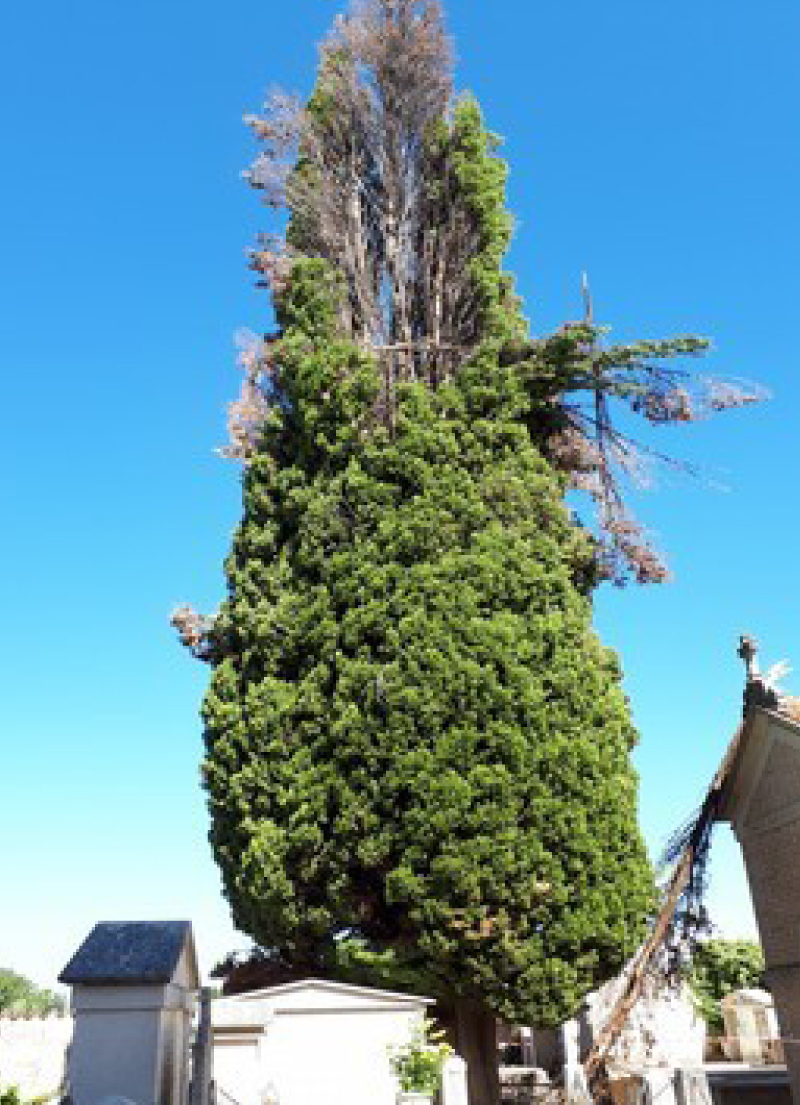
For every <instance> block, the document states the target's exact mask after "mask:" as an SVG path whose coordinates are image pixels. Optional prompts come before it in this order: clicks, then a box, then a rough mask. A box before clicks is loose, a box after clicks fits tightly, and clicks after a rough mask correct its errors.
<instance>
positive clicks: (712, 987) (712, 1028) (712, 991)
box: [688, 939, 764, 1035]
mask: <svg viewBox="0 0 800 1105" xmlns="http://www.w3.org/2000/svg"><path fill="white" fill-rule="evenodd" d="M763 974H764V953H763V952H762V950H761V945H760V944H758V943H756V941H754V940H724V939H716V940H706V941H704V942H703V943H700V944H698V945H697V947H696V949H695V952H694V955H693V957H692V964H691V968H690V970H689V975H688V980H689V985H690V986H691V988H692V991H693V993H694V999H695V1004H696V1006H697V1010H698V1012H699V1014H700V1016H701V1017H702V1018H703V1020H704V1021H705V1022H706V1024H707V1025H708V1031H709V1033H710V1034H711V1035H721V1034H722V1031H723V1022H722V1011H721V1009H720V1005H719V1003H720V1001H721V999H722V998H724V997H725V995H726V994H730V993H731V992H732V991H733V990H742V989H747V988H750V987H760V986H762V985H763Z"/></svg>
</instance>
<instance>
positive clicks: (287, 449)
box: [182, 5, 653, 1025]
mask: <svg viewBox="0 0 800 1105" xmlns="http://www.w3.org/2000/svg"><path fill="white" fill-rule="evenodd" d="M406 7H408V5H406ZM334 60H335V58H334ZM311 108H312V115H313V114H314V113H317V114H319V113H322V114H321V116H320V117H324V119H325V121H326V125H327V123H328V122H329V121H330V120H329V116H334V115H336V114H337V109H336V108H335V107H334V102H333V101H329V100H326V99H325V98H324V97H323V98H321V99H320V98H317V99H314V100H312V105H311ZM337 125H338V123H337ZM336 133H337V134H338V132H336ZM323 137H324V136H323ZM306 138H307V143H306V149H305V152H304V150H303V148H302V145H301V160H300V164H299V166H298V169H297V172H296V175H295V178H294V184H295V187H296V192H295V194H296V195H300V196H303V197H304V206H303V207H302V210H301V211H300V212H299V213H298V211H295V212H294V213H293V221H292V224H291V225H290V227H289V234H288V240H289V243H290V246H291V251H292V252H291V255H290V258H289V260H290V264H289V271H288V276H287V275H285V274H284V275H282V277H281V281H280V286H276V287H275V301H276V312H277V317H278V321H279V324H280V328H281V329H280V334H279V335H278V336H277V339H276V340H275V341H274V342H271V343H270V345H269V351H268V358H266V359H267V360H268V375H269V395H270V399H271V406H270V409H269V413H268V416H267V417H266V419H265V420H264V423H263V425H259V427H258V432H259V436H258V441H257V448H256V449H255V450H254V453H253V455H252V456H251V457H250V463H249V465H248V467H247V469H246V471H245V475H244V482H243V489H244V517H243V520H242V522H241V524H240V526H239V528H238V530H237V532H236V535H235V537H234V541H233V547H232V550H231V553H230V555H229V557H228V559H227V561H226V573H227V580H228V596H227V599H226V601H225V602H224V603H223V605H222V607H221V609H220V611H219V614H218V616H217V617H216V619H214V621H213V624H211V625H205V624H201V625H200V628H199V629H197V630H196V632H195V631H193V628H192V625H189V626H188V628H187V630H186V631H185V639H186V640H187V643H189V644H191V646H192V647H194V648H195V650H196V651H197V652H198V654H200V655H203V656H204V658H206V659H209V660H210V661H211V662H212V664H213V666H214V673H213V677H212V680H211V685H210V687H209V690H208V693H207V695H206V698H205V701H204V705H203V718H204V724H205V742H206V757H205V761H204V765H203V778H204V784H205V787H206V789H207V792H208V796H209V808H210V812H211V818H212V828H211V842H212V846H213V849H214V854H215V857H216V859H217V862H218V863H219V866H220V869H221V871H222V876H223V882H224V887H225V893H226V895H227V897H228V899H229V901H230V903H231V906H232V910H233V916H234V920H235V923H236V924H237V926H238V927H239V928H240V929H241V930H243V931H245V932H248V933H249V934H250V935H251V936H252V937H253V938H254V939H255V940H256V941H257V942H258V943H259V944H260V945H261V946H262V947H264V948H267V949H269V950H270V951H269V957H270V961H271V962H272V964H273V965H278V966H279V967H280V968H281V969H283V967H284V966H285V965H290V966H291V967H294V968H295V969H297V971H298V972H299V971H307V972H308V973H322V974H330V973H340V974H341V975H343V976H346V977H350V978H355V977H362V978H369V980H370V981H372V982H381V981H382V982H383V983H384V984H395V985H399V986H403V987H406V986H407V987H413V988H417V989H424V991H425V992H428V993H431V994H434V995H437V996H441V997H447V998H453V997H462V998H465V999H469V1000H470V1001H477V1002H478V1003H481V1004H482V1005H484V1006H486V1007H488V1008H490V1009H492V1010H494V1011H495V1012H496V1013H497V1014H499V1015H500V1016H502V1017H504V1018H506V1019H509V1020H519V1021H523V1022H525V1021H526V1022H527V1023H533V1022H535V1023H537V1024H540V1025H547V1024H555V1023H557V1022H559V1021H561V1020H563V1019H564V1018H565V1017H567V1016H569V1015H571V1014H572V1013H573V1012H574V1011H575V1009H576V1007H577V1005H578V1004H579V1002H580V1001H581V999H582V998H583V996H584V995H585V993H586V992H587V990H589V989H591V988H592V987H594V986H595V985H597V984H598V983H600V982H602V981H604V980H605V979H607V978H609V977H610V976H611V975H613V974H614V973H615V972H616V971H617V970H618V969H619V968H620V967H621V966H622V964H623V963H624V962H625V960H626V958H627V956H628V955H629V954H630V953H631V952H632V951H633V949H634V948H635V946H636V944H637V942H638V940H639V938H640V936H641V932H642V926H643V922H644V919H645V916H646V914H647V912H648V910H649V909H650V908H651V906H652V904H653V891H652V877H651V872H650V868H649V864H648V861H647V858H646V854H645V849H644V846H643V843H642V840H641V837H640V835H639V832H638V828H637V824H636V778H635V774H634V772H633V769H632V767H631V763H630V750H631V747H632V745H633V743H634V740H635V734H634V731H633V729H632V726H631V722H630V718H629V715H628V710H627V704H626V700H625V697H624V695H623V693H622V689H621V686H620V672H619V668H618V664H617V661H616V658H615V656H614V655H613V654H612V653H611V652H610V651H609V650H607V649H605V648H603V647H602V646H601V645H600V643H599V641H598V639H597V637H596V635H595V634H594V632H593V630H592V627H591V606H590V602H589V599H588V594H589V593H590V591H591V587H592V585H593V583H594V582H595V581H596V556H595V547H594V545H593V543H592V542H591V540H590V539H589V538H587V536H586V535H585V533H584V532H583V531H582V530H581V529H580V528H579V527H577V526H576V525H575V524H574V522H573V520H572V519H571V517H570V515H569V513H568V512H567V510H566V508H565V506H564V504H563V494H564V490H565V486H566V481H565V478H564V477H563V476H562V475H559V474H558V473H556V472H555V471H554V469H553V467H551V465H550V464H549V463H548V460H547V459H546V458H545V456H544V455H543V452H542V450H541V449H540V448H539V445H540V444H541V440H540V439H541V437H542V435H541V434H539V435H537V434H536V433H534V432H533V430H532V427H534V426H537V425H539V424H540V423H541V421H542V419H543V418H546V417H549V416H550V414H551V412H553V410H554V409H555V407H554V397H555V396H556V395H557V394H558V392H559V390H560V389H562V386H563V382H564V380H565V378H566V377H557V376H556V375H554V373H555V372H556V369H555V368H554V364H556V362H557V356H556V354H558V356H560V357H561V361H560V362H558V363H560V364H561V365H566V364H568V363H569V364H570V365H571V366H574V362H579V363H581V358H582V357H585V355H586V351H585V349H584V348H583V344H582V342H581V340H580V337H577V338H574V339H569V340H567V342H566V346H565V345H564V343H562V345H561V346H559V347H558V349H557V350H556V349H555V346H553V347H552V348H551V346H547V347H546V348H545V349H544V350H543V349H542V348H541V347H540V346H539V345H536V346H535V347H534V346H530V345H526V344H525V342H526V333H527V332H526V327H525V323H524V320H523V319H522V316H521V314H520V310H519V303H518V300H517V299H516V297H515V295H514V293H513V285H512V281H511V278H510V277H509V276H508V275H507V274H505V273H503V272H502V269H501V261H502V257H503V254H504V252H505V250H506V248H507V245H508V242H509V238H510V234H511V229H512V224H511V220H510V217H509V216H508V214H507V212H506V210H505V205H504V187H505V179H506V167H505V165H504V164H503V162H502V161H501V160H500V159H499V158H497V157H496V155H495V153H494V149H495V147H496V139H495V138H494V136H492V135H491V134H490V133H489V132H488V131H487V130H486V129H485V127H484V125H483V121H482V119H481V115H480V111H479V109H478V107H477V105H476V104H475V102H474V101H473V100H471V99H465V100H462V101H461V102H459V103H458V104H456V106H455V108H454V111H453V114H452V118H448V119H447V120H446V119H445V118H444V117H442V118H441V119H440V120H439V121H438V122H436V123H435V124H434V125H431V126H430V127H428V128H427V130H426V133H425V141H424V146H423V149H422V153H421V155H420V156H421V164H422V170H420V175H419V180H420V182H421V184H423V185H424V186H425V187H426V188H427V192H426V193H425V195H424V197H423V199H424V203H425V204H427V206H426V207H425V209H424V210H425V218H424V219H422V220H421V222H420V224H419V225H420V226H421V227H422V228H423V229H422V230H420V234H423V236H424V234H433V236H434V238H435V237H436V235H437V234H438V235H439V239H440V240H439V241H438V242H437V241H433V242H432V243H431V242H430V241H429V242H428V247H426V248H429V251H430V252H431V255H437V256H439V257H440V258H444V259H446V260H447V267H446V268H442V269H440V270H438V271H439V272H440V274H441V273H444V274H445V275H446V277H447V280H446V284H447V287H446V291H447V293H448V295H451V293H452V296H454V298H451V299H450V300H447V302H448V303H450V307H449V308H448V311H444V310H442V312H441V317H440V318H439V322H440V323H441V331H439V332H438V336H437V337H436V342H437V345H438V344H440V345H441V348H442V349H446V348H448V343H450V346H449V348H455V349H456V350H457V351H458V358H457V362H447V360H446V355H445V353H440V352H436V353H435V355H433V356H432V357H431V359H430V360H428V361H426V360H425V356H424V355H423V353H421V352H420V350H416V352H414V353H413V354H410V353H409V354H406V353H403V354H399V355H397V357H396V359H395V355H394V354H390V355H387V354H386V351H385V350H384V352H383V353H382V354H380V353H379V354H377V355H376V356H375V357H373V356H372V355H371V354H370V348H371V346H370V342H369V341H365V340H361V341H359V340H357V339H358V336H359V335H358V333H357V332H356V331H357V327H356V326H355V324H353V326H351V328H350V329H348V325H347V320H348V319H350V320H351V322H352V320H353V319H354V318H356V319H364V318H366V317H368V311H367V309H366V307H364V308H363V309H361V308H359V303H362V305H363V303H367V305H368V304H369V296H368V295H367V294H366V292H363V288H362V289H361V292H360V291H359V285H358V280H359V279H360V278H361V277H360V276H359V273H361V276H363V271H362V270H359V269H358V268H357V266H356V268H352V271H350V276H349V277H348V280H346V279H345V278H344V276H343V275H342V272H343V271H344V270H343V269H340V268H339V267H337V264H336V258H335V257H334V258H333V259H331V258H330V257H329V256H328V255H327V254H326V253H325V250H326V249H327V250H328V253H331V251H332V250H333V247H332V246H331V245H330V243H331V242H333V243H334V246H335V245H336V243H337V242H338V241H339V238H337V237H336V233H338V230H337V228H338V227H339V226H340V223H339V222H337V221H336V220H333V222H331V223H330V225H329V226H328V225H327V224H326V226H327V229H326V226H323V225H322V224H323V223H324V218H323V216H325V217H327V215H326V211H327V209H325V210H322V209H321V208H320V211H315V209H314V206H313V202H312V200H313V195H312V193H313V187H311V185H313V174H314V172H316V171H317V168H318V166H319V164H320V163H321V162H320V161H319V159H317V161H316V162H315V161H314V160H313V158H312V156H311V153H312V152H313V143H312V139H313V138H314V135H307V136H306ZM320 145H321V148H323V152H325V153H326V156H333V154H332V153H331V150H333V151H334V153H335V151H336V149H338V146H334V145H331V144H330V143H329V144H328V145H325V144H324V142H322V140H320ZM404 148H409V147H408V146H407V145H406V146H405V147H404ZM315 166H316V167H315ZM415 166H416V163H415ZM415 171H416V167H415ZM330 179H331V180H334V181H336V180H337V179H338V178H335V177H331V178H330ZM309 182H310V183H309ZM373 183H374V182H373ZM303 184H305V185H306V191H305V192H303V190H302V188H301V185H303ZM337 187H338V184H337ZM309 197H310V198H309ZM334 198H335V197H334ZM364 203H366V201H364V202H363V203H362V206H361V208H359V210H360V211H363V209H364ZM320 212H321V213H320ZM327 214H329V212H328V213H327ZM317 216H319V218H318V219H317ZM315 219H317V221H316V222H315ZM348 225H349V224H348ZM354 225H355V226H356V229H358V227H359V226H361V224H360V223H358V222H357V221H356V223H355V224H354ZM331 226H332V227H333V229H331ZM373 229H375V228H372V227H371V230H373ZM439 230H441V233H439ZM335 232H336V233H335ZM423 232H424V233H423ZM375 234H376V240H378V241H379V240H380V236H379V234H378V230H375ZM326 235H327V237H326ZM390 240H391V234H389V232H388V231H387V236H386V238H385V241H390ZM416 240H417V239H416V238H415V239H414V241H416ZM443 242H444V245H443V244H442V243H443ZM445 245H446V246H447V249H445V248H444V246H445ZM323 246H324V247H325V248H324V249H323ZM329 247H330V248H329ZM440 247H441V248H440ZM343 248H344V247H343ZM347 248H349V246H348V247H347ZM437 250H439V253H438V254H437V253H436V251H437ZM448 250H449V252H448ZM304 254H305V255H304ZM270 263H271V262H270ZM381 263H383V262H382V260H381V258H380V257H378V256H376V257H373V258H371V264H374V265H375V266H376V267H379V265H380V264H381ZM264 264H265V266H266V264H267V259H265V261H264ZM434 267H435V266H434ZM424 270H425V266H424V265H421V264H419V265H418V264H416V263H414V264H409V265H408V266H407V268H406V270H405V271H406V274H407V275H408V274H410V275H408V283H407V288H406V290H407V291H408V295H400V294H399V292H398V290H397V287H395V289H394V299H393V300H392V302H393V304H394V305H393V306H391V305H390V306H389V307H388V308H386V310H387V313H388V316H389V318H388V325H387V335H386V336H388V338H389V339H390V343H391V341H392V340H396V333H397V327H396V325H395V323H396V322H397V318H398V317H401V316H402V319H404V320H405V322H407V323H408V325H409V326H410V327H411V332H412V334H416V333H418V332H419V331H418V330H417V329H415V327H419V326H421V325H422V321H424V319H425V318H426V317H427V315H426V311H427V308H428V307H429V306H430V301H431V300H430V296H428V294H427V292H426V291H425V289H435V288H436V287H437V286H438V285H437V284H436V280H435V279H434V278H433V277H434V276H435V273H434V274H432V273H431V272H427V273H426V272H425V271H424ZM418 277H419V281H420V282H419V283H418V284H417V285H415V284H414V281H415V280H417V278H418ZM428 277H430V280H428V282H427V283H425V280H426V279H427V278H428ZM423 278H424V279H423ZM348 281H349V282H348ZM453 288H455V289H456V291H457V294H456V292H454V291H453ZM368 290H369V289H368ZM372 290H373V291H374V289H372ZM362 293H363V294H362ZM423 293H425V294H423ZM359 295H361V298H360V299H359ZM431 295H433V292H431ZM459 296H460V298H459ZM390 298H391V297H390V296H388V295H387V296H384V297H383V298H382V299H381V302H382V303H385V302H388V300H389V299H390ZM442 302H443V303H444V302H445V299H442ZM401 307H402V308H403V310H405V315H404V316H403V315H402V311H401ZM402 319H401V320H402ZM463 319H466V320H467V321H466V322H463ZM404 324H405V323H404ZM437 325H438V323H437ZM448 326H449V327H450V330H449V331H448V329H447V327H448ZM392 327H394V329H392ZM423 333H424V332H423ZM361 336H362V338H363V335H361ZM427 336H428V337H431V333H430V332H429V334H428V335H427ZM431 340H433V338H432V337H431ZM401 344H402V343H401ZM464 349H468V350H469V351H470V353H469V356H463V355H462V353H463V350H464ZM509 349H510V350H511V351H512V352H513V356H507V353H508V350H509ZM648 352H649V351H648V350H640V351H639V353H637V355H641V356H646V355H648ZM627 356H628V354H625V357H627ZM632 356H633V354H631V357H632ZM623 360H624V358H623ZM448 363H450V364H451V365H452V364H455V363H457V368H458V371H449V370H446V369H447V365H448ZM443 366H444V367H443ZM258 371H259V372H261V371H267V370H266V369H264V370H262V368H261V367H260V366H259V369H258ZM611 371H612V370H611V368H609V375H610V373H611ZM548 372H549V373H550V377H549V390H545V388H544V387H538V390H537V379H538V380H539V381H541V382H544V381H546V379H547V375H548ZM182 618H183V620H184V621H187V620H188V618H189V616H188V615H187V616H184V615H182ZM195 621H196V619H195Z"/></svg>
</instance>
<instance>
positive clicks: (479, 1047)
mask: <svg viewBox="0 0 800 1105" xmlns="http://www.w3.org/2000/svg"><path fill="white" fill-rule="evenodd" d="M453 1042H454V1046H455V1049H456V1054H458V1055H460V1056H461V1058H462V1059H464V1060H465V1062H466V1064H467V1084H468V1088H469V1105H500V1072H499V1070H498V1056H497V1019H496V1017H495V1015H494V1013H492V1012H491V1011H490V1010H489V1009H487V1008H486V1007H485V1006H484V1005H480V1004H479V1003H478V1002H474V1001H468V1000H467V999H465V998H456V1000H455V1018H454V1024H453Z"/></svg>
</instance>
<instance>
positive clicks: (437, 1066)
mask: <svg viewBox="0 0 800 1105" xmlns="http://www.w3.org/2000/svg"><path fill="white" fill-rule="evenodd" d="M452 1054H453V1049H452V1048H451V1047H450V1045H449V1044H446V1043H445V1042H444V1033H443V1032H442V1031H441V1030H437V1029H435V1028H434V1027H433V1025H432V1022H431V1021H429V1020H427V1019H426V1020H424V1021H423V1022H422V1024H420V1025H417V1026H416V1027H415V1028H414V1030H413V1032H412V1034H411V1039H410V1040H409V1041H408V1042H407V1043H405V1044H401V1045H400V1046H398V1047H392V1048H390V1049H389V1062H390V1064H391V1067H392V1070H393V1071H394V1073H395V1075H396V1077H397V1081H398V1082H399V1083H400V1089H401V1091H402V1092H403V1093H421V1094H427V1095H429V1096H430V1097H432V1096H433V1095H434V1094H435V1093H436V1091H437V1090H438V1089H439V1085H440V1083H441V1081H442V1068H443V1067H444V1064H445V1061H446V1059H447V1057H448V1056H449V1055H452Z"/></svg>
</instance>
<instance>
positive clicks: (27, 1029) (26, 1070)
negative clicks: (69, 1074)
mask: <svg viewBox="0 0 800 1105" xmlns="http://www.w3.org/2000/svg"><path fill="white" fill-rule="evenodd" d="M71 1038H72V1017H66V1016H64V1017H59V1016H53V1017H42V1018H33V1017H32V1018H30V1019H27V1018H22V1017H19V1018H14V1017H0V1087H2V1088H5V1087H7V1086H18V1087H19V1089H20V1091H21V1093H22V1097H23V1098H31V1097H39V1096H41V1095H45V1094H46V1095H48V1096H52V1097H54V1098H56V1097H57V1096H58V1094H59V1090H60V1088H61V1085H62V1082H63V1079H64V1068H65V1059H66V1053H67V1046H68V1045H69V1042H70V1039H71Z"/></svg>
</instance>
